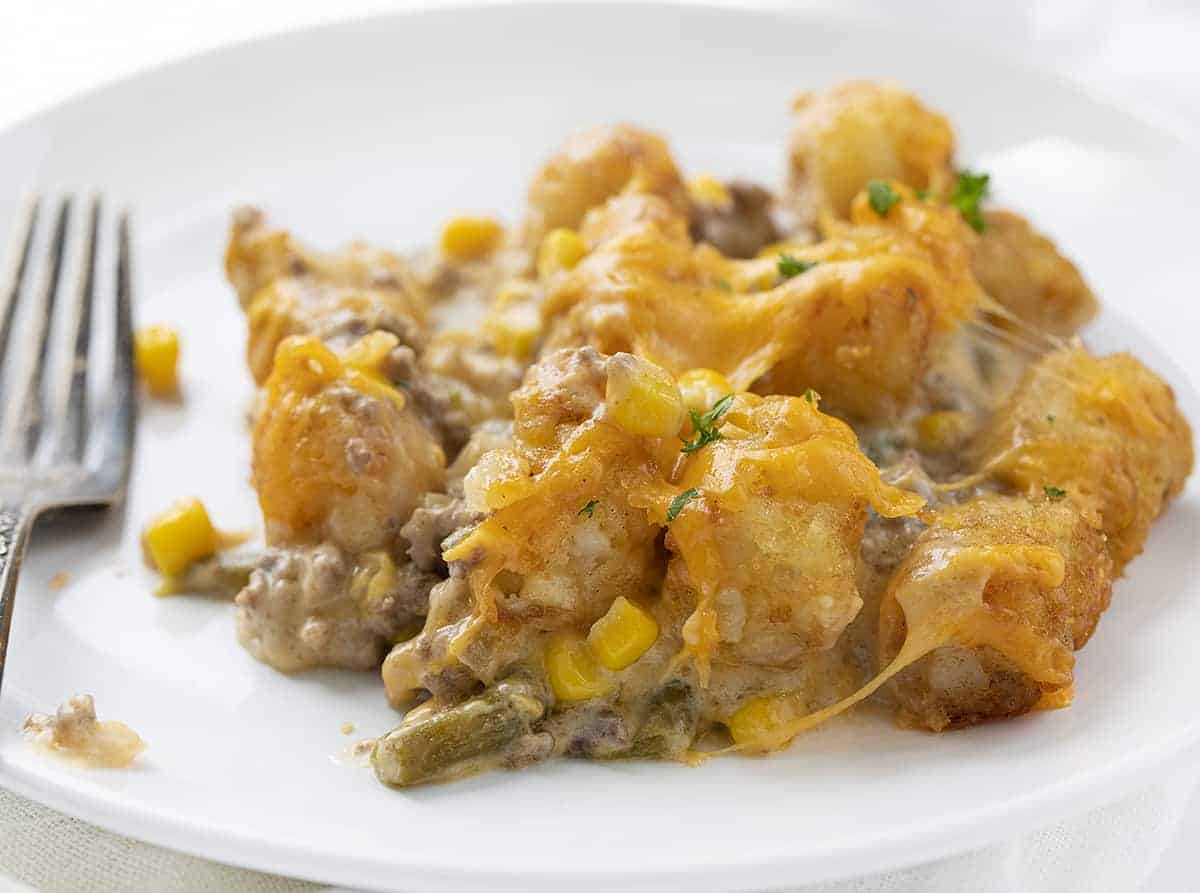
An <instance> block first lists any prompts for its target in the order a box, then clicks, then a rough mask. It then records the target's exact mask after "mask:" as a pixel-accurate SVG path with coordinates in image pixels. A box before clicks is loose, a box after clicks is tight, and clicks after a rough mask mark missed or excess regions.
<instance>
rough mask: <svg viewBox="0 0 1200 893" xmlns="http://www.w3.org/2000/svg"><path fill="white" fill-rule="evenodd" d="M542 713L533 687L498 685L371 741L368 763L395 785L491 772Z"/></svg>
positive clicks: (417, 717) (512, 683)
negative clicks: (485, 770)
mask: <svg viewBox="0 0 1200 893" xmlns="http://www.w3.org/2000/svg"><path fill="white" fill-rule="evenodd" d="M544 712H545V705H544V704H543V702H542V701H541V700H540V699H539V698H538V697H537V694H536V690H535V689H534V687H533V686H532V685H530V684H529V683H527V682H521V681H512V680H509V681H505V682H501V683H499V684H497V685H494V686H493V687H491V688H489V689H488V690H487V691H485V692H483V693H482V694H480V695H477V696H476V697H473V698H471V699H470V700H467V701H464V702H463V703H461V704H458V705H456V706H454V707H450V708H447V709H444V710H439V711H435V712H431V713H423V712H418V714H417V715H415V716H414V717H413V718H412V719H408V720H406V721H405V722H402V723H401V724H400V725H399V726H397V727H396V728H395V729H393V730H392V731H390V732H388V733H387V734H386V735H384V736H383V737H381V738H380V739H379V740H378V741H376V742H375V749H374V751H373V752H372V754H371V764H372V765H373V766H374V767H375V775H376V777H377V778H378V779H379V780H380V781H382V782H383V783H384V784H389V785H395V786H398V787H406V786H408V785H414V784H421V783H423V782H427V781H436V780H439V779H443V778H448V777H452V776H456V775H465V774H468V773H470V772H473V771H477V770H480V769H484V768H490V767H491V766H494V765H497V764H499V763H500V762H501V761H502V760H503V759H504V758H505V756H506V752H507V750H508V749H509V748H510V747H511V746H512V745H514V744H516V743H517V742H518V741H519V740H520V739H521V738H522V737H523V736H525V735H528V734H529V733H530V729H531V726H532V724H533V723H534V722H535V721H537V720H538V719H540V718H541V716H542V714H543V713H544Z"/></svg>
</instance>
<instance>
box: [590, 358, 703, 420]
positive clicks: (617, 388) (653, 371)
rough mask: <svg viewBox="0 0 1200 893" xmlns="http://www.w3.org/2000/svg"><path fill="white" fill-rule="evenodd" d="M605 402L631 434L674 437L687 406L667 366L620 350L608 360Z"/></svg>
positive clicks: (612, 414)
mask: <svg viewBox="0 0 1200 893" xmlns="http://www.w3.org/2000/svg"><path fill="white" fill-rule="evenodd" d="M607 368H608V384H607V386H606V388H605V391H604V402H605V404H606V405H607V407H608V411H609V413H610V417H611V418H612V420H613V421H615V422H616V423H617V424H618V425H620V426H621V427H622V428H624V429H625V430H626V431H628V432H629V433H630V434H638V435H641V436H643V437H674V436H675V435H677V434H678V433H679V429H680V428H681V427H682V426H683V420H684V417H685V409H684V406H683V397H682V396H680V394H679V387H678V386H677V385H676V384H675V379H673V378H672V377H671V375H670V373H668V372H667V371H666V370H665V369H662V368H661V367H659V366H655V365H654V364H653V363H650V362H647V361H646V360H643V359H640V358H638V357H635V356H634V355H633V354H628V353H618V354H614V355H613V356H612V357H610V358H609V360H608V366H607Z"/></svg>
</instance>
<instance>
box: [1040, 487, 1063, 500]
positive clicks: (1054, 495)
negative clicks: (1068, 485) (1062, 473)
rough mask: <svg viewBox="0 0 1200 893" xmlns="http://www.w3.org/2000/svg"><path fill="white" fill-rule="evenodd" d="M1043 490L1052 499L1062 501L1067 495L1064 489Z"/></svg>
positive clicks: (1047, 488)
mask: <svg viewBox="0 0 1200 893" xmlns="http://www.w3.org/2000/svg"><path fill="white" fill-rule="evenodd" d="M1042 489H1043V490H1045V491H1046V496H1048V497H1049V498H1050V499H1062V498H1063V497H1064V496H1066V495H1067V491H1066V490H1064V489H1063V488H1062V487H1043V488H1042Z"/></svg>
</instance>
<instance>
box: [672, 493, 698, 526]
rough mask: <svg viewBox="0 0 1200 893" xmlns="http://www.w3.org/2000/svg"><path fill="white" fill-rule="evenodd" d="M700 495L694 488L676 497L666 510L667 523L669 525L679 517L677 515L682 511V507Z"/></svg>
mask: <svg viewBox="0 0 1200 893" xmlns="http://www.w3.org/2000/svg"><path fill="white" fill-rule="evenodd" d="M699 495H700V491H699V490H697V489H696V488H695V487H689V488H688V489H687V490H684V491H683V492H682V493H680V494H679V495H678V496H676V497H675V498H674V499H672V500H671V505H670V506H669V507H668V508H667V523H668V524H670V523H671V522H672V521H674V520H675V519H676V518H678V517H679V513H680V512H682V511H683V507H684V506H685V505H687V504H688V503H689V502H691V501H692V500H693V499H695V498H696V497H697V496H699Z"/></svg>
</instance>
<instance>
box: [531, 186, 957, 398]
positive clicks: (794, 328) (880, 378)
mask: <svg viewBox="0 0 1200 893" xmlns="http://www.w3.org/2000/svg"><path fill="white" fill-rule="evenodd" d="M895 188H896V190H897V194H898V196H899V202H898V203H897V204H896V205H895V206H894V207H893V208H891V210H890V211H889V214H888V215H887V217H886V218H880V217H879V216H878V215H877V214H875V213H874V211H872V210H871V209H870V208H869V206H868V204H867V201H866V198H865V197H861V198H860V200H859V201H858V203H857V204H856V205H855V208H854V209H853V212H852V213H853V223H852V225H851V224H844V225H839V226H838V227H835V229H834V231H833V232H832V233H831V238H830V239H828V240H827V241H825V242H822V243H820V244H818V245H814V246H810V247H808V248H806V249H805V250H804V254H803V260H805V261H808V262H810V263H811V262H814V261H815V262H816V263H815V265H814V266H811V267H810V268H809V269H808V270H807V271H806V272H803V273H801V274H800V275H795V276H791V277H790V278H786V279H784V278H783V277H782V274H781V273H780V272H779V271H778V258H777V257H767V258H762V259H756V260H751V261H745V262H732V261H728V260H726V259H725V258H723V257H721V255H720V254H718V253H717V252H716V251H715V250H714V249H712V248H711V247H710V246H705V245H701V246H695V245H693V243H692V242H691V240H690V239H689V237H688V235H687V231H686V225H685V221H683V220H682V219H681V218H679V217H675V216H672V214H671V212H670V209H669V208H668V207H667V206H666V205H665V204H664V203H663V202H662V200H661V199H656V198H654V197H652V196H622V197H620V198H618V199H616V200H614V201H613V202H611V203H609V204H608V205H606V206H605V207H604V208H603V209H599V210H597V211H596V212H593V214H590V215H589V218H588V221H587V223H586V224H585V226H584V233H585V237H586V238H589V239H590V240H592V241H593V243H594V244H595V247H594V249H593V250H592V252H591V253H590V254H589V255H588V257H587V258H585V259H584V260H583V261H582V262H581V263H580V264H579V266H578V267H576V268H575V269H574V270H572V271H571V273H570V274H568V275H567V276H565V277H564V278H563V279H562V280H560V281H559V282H558V283H557V284H556V285H555V286H554V287H553V288H551V290H550V293H549V295H548V297H547V300H546V302H545V303H544V304H543V306H542V313H543V316H544V318H545V319H546V321H547V329H546V338H545V340H544V342H543V348H542V349H543V355H545V354H546V353H548V352H549V351H551V350H554V349H556V348H559V347H568V346H577V345H580V344H590V345H592V346H593V347H595V348H597V349H598V350H600V351H602V352H604V353H610V354H615V353H618V352H628V353H632V354H635V355H637V356H640V357H643V358H645V359H648V360H650V361H651V362H654V363H656V364H657V365H659V366H662V367H663V368H665V369H667V370H668V371H669V372H671V373H672V374H675V375H680V374H682V373H683V372H685V371H687V370H689V369H693V368H698V367H703V368H710V369H713V370H715V371H716V372H719V373H721V374H722V375H724V376H726V378H728V380H729V381H730V383H731V384H732V385H733V386H734V387H735V388H736V389H741V390H745V389H747V388H750V387H751V386H753V387H754V389H755V390H756V391H759V392H764V393H784V394H803V393H805V392H806V391H807V390H808V389H809V388H812V389H815V390H816V391H818V392H819V393H820V394H821V395H822V397H824V398H825V400H826V403H825V406H826V407H827V408H828V409H830V410H831V411H833V412H835V413H837V414H842V415H846V416H851V417H855V418H863V419H887V418H891V417H894V416H895V415H897V414H898V413H899V412H900V411H901V410H902V409H903V408H904V407H905V406H906V405H907V404H908V403H909V402H910V400H911V399H912V397H913V395H914V392H915V389H916V386H917V384H918V382H919V381H920V379H921V378H922V377H923V375H924V373H925V371H926V370H927V368H928V366H929V362H930V360H931V358H932V357H933V356H935V355H936V353H937V350H938V345H939V344H940V343H941V342H942V340H943V339H944V338H945V337H946V335H947V334H948V333H949V332H951V331H952V330H953V329H954V328H955V326H956V325H957V324H958V323H959V322H961V320H962V319H964V318H965V317H966V316H967V315H968V314H969V313H970V312H971V310H972V309H973V308H974V306H975V305H976V302H977V301H978V299H979V296H980V292H979V289H978V286H977V284H976V283H975V280H974V278H973V277H972V276H971V272H970V268H969V264H970V253H969V240H970V239H971V238H973V236H974V234H973V233H970V231H969V230H968V229H967V227H966V225H965V224H964V223H963V222H962V220H961V219H960V217H959V215H958V213H957V212H956V211H954V210H953V209H951V208H948V207H945V206H938V205H934V204H932V203H925V202H921V201H918V200H916V199H915V198H913V196H912V193H911V191H908V190H906V189H905V188H904V187H902V186H899V185H897V186H896V187H895ZM763 289H766V290H765V291H764V290H763ZM747 292H757V293H756V294H754V295H753V296H752V297H751V296H748V295H747V294H746V293H747Z"/></svg>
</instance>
